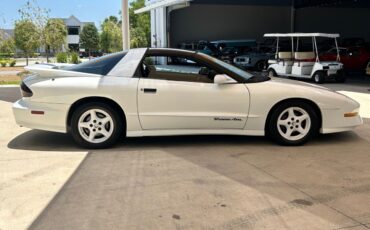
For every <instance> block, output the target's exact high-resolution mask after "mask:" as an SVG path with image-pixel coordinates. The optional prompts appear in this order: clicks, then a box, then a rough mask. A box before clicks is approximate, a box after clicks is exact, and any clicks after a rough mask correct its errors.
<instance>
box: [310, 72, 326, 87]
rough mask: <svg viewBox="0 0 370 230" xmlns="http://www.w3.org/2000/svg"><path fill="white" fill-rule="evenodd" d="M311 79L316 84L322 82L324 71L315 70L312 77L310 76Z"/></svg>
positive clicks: (323, 80)
mask: <svg viewBox="0 0 370 230" xmlns="http://www.w3.org/2000/svg"><path fill="white" fill-rule="evenodd" d="M312 79H313V81H314V82H315V83H317V84H322V83H324V82H325V73H324V72H322V71H317V72H316V73H315V74H314V75H313V77H312Z"/></svg>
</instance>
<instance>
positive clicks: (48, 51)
mask: <svg viewBox="0 0 370 230" xmlns="http://www.w3.org/2000/svg"><path fill="white" fill-rule="evenodd" d="M45 53H46V63H49V53H50V49H48V48H46V49H45Z"/></svg>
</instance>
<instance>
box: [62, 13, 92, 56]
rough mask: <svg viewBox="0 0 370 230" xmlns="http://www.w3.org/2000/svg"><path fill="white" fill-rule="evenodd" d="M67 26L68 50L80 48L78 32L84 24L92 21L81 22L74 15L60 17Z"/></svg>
mask: <svg viewBox="0 0 370 230" xmlns="http://www.w3.org/2000/svg"><path fill="white" fill-rule="evenodd" d="M62 20H63V21H64V23H65V24H66V26H67V30H68V36H67V45H68V49H69V50H74V51H79V50H80V33H81V31H82V29H83V27H84V26H85V25H88V24H92V25H95V24H94V23H93V22H81V21H80V20H79V19H78V18H76V17H75V16H74V15H71V16H70V17H69V18H62Z"/></svg>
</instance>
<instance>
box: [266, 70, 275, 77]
mask: <svg viewBox="0 0 370 230" xmlns="http://www.w3.org/2000/svg"><path fill="white" fill-rule="evenodd" d="M267 75H268V76H269V77H276V76H277V74H276V72H275V70H274V69H268V71H267Z"/></svg>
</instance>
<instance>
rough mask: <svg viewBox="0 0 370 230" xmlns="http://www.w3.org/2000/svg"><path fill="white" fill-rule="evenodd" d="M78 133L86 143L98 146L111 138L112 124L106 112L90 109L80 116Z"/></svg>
mask: <svg viewBox="0 0 370 230" xmlns="http://www.w3.org/2000/svg"><path fill="white" fill-rule="evenodd" d="M78 131H79V133H80V135H81V137H82V138H83V139H85V140H86V141H88V142H90V143H94V144H99V143H102V142H104V141H106V140H108V139H109V138H110V137H111V136H112V134H113V131H114V122H113V119H112V117H111V115H109V114H108V113H107V112H105V111H103V110H101V109H90V110H87V111H86V112H84V113H83V114H82V115H81V116H80V118H79V120H78Z"/></svg>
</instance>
